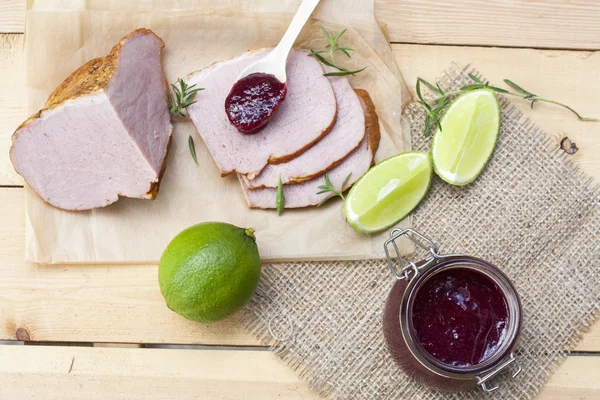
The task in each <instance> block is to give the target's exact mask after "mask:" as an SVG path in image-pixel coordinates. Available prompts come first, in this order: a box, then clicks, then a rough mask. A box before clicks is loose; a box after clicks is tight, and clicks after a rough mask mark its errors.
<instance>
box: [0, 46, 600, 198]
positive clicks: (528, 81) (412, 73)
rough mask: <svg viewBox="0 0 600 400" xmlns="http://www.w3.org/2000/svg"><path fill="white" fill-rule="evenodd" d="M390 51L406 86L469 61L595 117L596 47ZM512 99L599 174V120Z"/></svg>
mask: <svg viewBox="0 0 600 400" xmlns="http://www.w3.org/2000/svg"><path fill="white" fill-rule="evenodd" d="M21 45H22V38H21V37H20V36H18V35H16V36H15V35H8V36H7V35H0V155H4V154H7V153H8V149H9V147H10V135H11V134H12V132H13V131H14V129H15V128H16V127H17V126H18V125H19V124H20V123H21V122H22V120H23V119H24V111H23V107H22V105H23V103H24V91H23V90H22V88H23V87H24V83H23V80H24V77H23V70H24V68H23V63H22V60H21ZM392 48H393V51H394V54H395V55H396V58H397V60H398V64H399V65H400V68H401V70H402V71H403V74H404V76H405V79H406V80H407V83H408V84H409V86H410V87H411V88H414V83H415V80H416V77H417V76H422V77H424V78H428V79H431V80H433V79H434V78H435V77H437V76H439V74H440V72H441V70H442V69H443V68H446V67H447V66H448V65H449V64H450V62H452V61H459V62H461V63H463V64H467V63H472V64H473V65H474V66H476V67H477V68H478V69H479V70H480V71H481V72H482V73H483V74H484V75H485V76H486V77H488V78H489V79H490V80H492V81H493V82H497V83H498V84H501V83H502V79H503V78H510V79H512V80H514V81H516V82H518V83H521V84H522V85H523V86H525V87H526V88H527V89H530V90H532V91H533V92H534V93H538V94H540V95H544V96H546V97H548V98H552V99H556V100H560V101H563V102H565V103H567V104H569V105H572V106H573V107H575V108H576V109H577V110H578V111H580V112H581V113H582V114H584V115H587V116H592V117H599V118H600V111H598V107H597V105H598V96H597V93H598V92H600V80H598V79H594V78H595V76H596V75H597V71H598V70H600V53H595V52H586V51H550V50H532V49H498V48H493V49H492V48H475V47H458V46H452V47H447V46H428V45H393V46H392ZM514 103H515V104H517V105H519V106H520V108H521V109H522V110H523V111H525V112H526V115H527V116H529V117H531V118H532V119H533V120H534V121H535V122H536V123H538V124H539V125H541V126H542V127H543V128H544V129H545V130H546V131H547V132H548V133H549V134H550V135H551V137H552V138H553V140H554V141H555V143H556V145H557V146H558V145H559V143H560V141H561V140H562V138H564V137H565V136H568V137H569V138H570V139H571V140H572V141H574V142H575V143H576V144H577V146H578V148H579V151H578V152H577V154H575V155H574V156H573V160H574V161H575V162H576V163H578V164H579V165H580V166H581V167H582V169H583V170H584V171H586V172H587V173H588V174H590V175H592V176H594V177H596V178H600V159H599V158H598V157H596V156H595V154H597V153H598V152H600V135H599V134H598V131H599V130H600V125H599V124H598V123H582V122H579V121H577V120H576V119H575V118H574V117H573V116H572V115H571V114H569V113H568V112H567V111H565V110H562V109H558V108H556V107H554V106H550V105H545V104H537V105H536V110H534V111H533V112H532V111H530V110H529V105H528V103H527V102H526V101H524V100H521V99H514ZM18 184H22V180H21V178H20V177H19V176H18V175H17V174H16V173H15V172H14V170H13V168H12V165H11V164H10V161H9V160H8V158H7V157H4V156H0V186H2V185H18Z"/></svg>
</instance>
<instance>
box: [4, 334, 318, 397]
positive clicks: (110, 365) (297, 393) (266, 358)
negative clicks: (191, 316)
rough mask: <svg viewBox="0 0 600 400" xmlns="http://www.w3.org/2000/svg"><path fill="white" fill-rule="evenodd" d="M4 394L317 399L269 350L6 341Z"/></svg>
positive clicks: (31, 395) (19, 395)
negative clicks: (32, 344) (11, 343)
mask: <svg viewBox="0 0 600 400" xmlns="http://www.w3.org/2000/svg"><path fill="white" fill-rule="evenodd" d="M0 398H2V399H21V400H28V399H45V400H69V399H73V400H74V399H88V400H100V399H110V400H121V399H123V400H125V399H127V400H134V399H140V400H141V399H148V398H152V399H155V400H163V399H164V400H172V399H181V400H187V399H245V400H252V399H256V400H263V399H274V398H277V399H317V398H318V396H317V395H316V394H314V393H313V392H311V390H310V389H308V387H307V386H306V385H305V384H303V383H302V382H301V381H300V379H299V378H298V377H297V375H296V374H295V373H294V371H292V370H291V369H290V368H288V367H287V366H285V365H283V364H281V363H280V362H279V361H278V360H277V359H276V357H275V355H274V354H272V353H270V352H268V351H240V350H180V349H178V350H173V349H169V350H165V349H110V348H85V347H79V348H76V347H54V346H52V347H41V346H40V347H37V346H36V347H29V346H0Z"/></svg>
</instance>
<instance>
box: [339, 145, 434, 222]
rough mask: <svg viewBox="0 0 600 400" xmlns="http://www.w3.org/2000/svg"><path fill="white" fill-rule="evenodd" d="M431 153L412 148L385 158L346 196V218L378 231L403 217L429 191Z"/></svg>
mask: <svg viewBox="0 0 600 400" xmlns="http://www.w3.org/2000/svg"><path fill="white" fill-rule="evenodd" d="M432 171H433V169H432V166H431V157H430V155H429V153H426V152H422V151H413V152H408V153H402V154H398V155H397V156H393V157H390V158H388V159H385V160H383V161H382V162H380V163H379V164H377V165H376V166H374V167H373V168H371V169H370V170H369V171H367V172H366V173H365V174H364V175H363V176H362V177H361V178H360V179H359V180H358V182H356V183H355V184H354V186H353V187H352V189H351V190H350V193H348V196H347V197H346V202H345V203H344V209H345V211H346V219H347V220H348V223H349V224H350V225H352V227H353V228H354V229H356V230H357V231H359V232H363V233H372V232H379V231H382V230H384V229H387V228H389V227H390V226H392V225H395V224H396V223H398V222H399V221H400V220H402V219H404V217H406V216H407V215H408V213H410V212H411V211H412V210H413V209H414V208H415V207H416V206H417V205H418V204H419V203H420V202H421V200H422V199H423V197H425V195H426V194H427V192H428V191H429V185H430V184H431V175H432Z"/></svg>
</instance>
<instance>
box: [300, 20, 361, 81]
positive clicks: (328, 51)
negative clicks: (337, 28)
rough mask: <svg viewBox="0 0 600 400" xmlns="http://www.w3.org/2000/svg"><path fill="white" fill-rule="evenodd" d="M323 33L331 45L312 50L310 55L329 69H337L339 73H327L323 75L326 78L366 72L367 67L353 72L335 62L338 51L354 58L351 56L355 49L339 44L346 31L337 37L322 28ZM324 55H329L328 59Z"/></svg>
mask: <svg viewBox="0 0 600 400" xmlns="http://www.w3.org/2000/svg"><path fill="white" fill-rule="evenodd" d="M321 32H323V36H325V38H326V39H327V41H328V42H329V43H328V44H327V45H326V46H325V48H324V49H321V50H311V51H310V53H309V56H312V57H314V58H316V59H317V60H319V61H320V62H321V63H322V64H324V65H327V66H329V67H332V68H335V69H337V70H338V71H337V72H327V73H325V74H323V75H325V76H346V75H356V74H358V73H359V72H361V71H364V70H365V69H366V68H367V67H366V66H365V67H363V68H361V69H356V70H353V71H352V70H349V69H346V68H344V67H342V66H340V65H339V64H337V62H336V61H335V55H336V52H338V51H339V52H340V53H343V54H344V55H345V56H346V57H348V58H350V57H352V56H351V55H350V52H351V51H354V49H351V48H350V47H344V46H342V45H340V43H339V42H340V39H341V37H342V36H343V35H344V33H346V29H343V30H342V31H341V32H339V33H338V34H337V35H334V34H332V33H330V32H327V29H325V28H323V27H321ZM324 55H327V57H328V59H327V58H325V57H323V56H324Z"/></svg>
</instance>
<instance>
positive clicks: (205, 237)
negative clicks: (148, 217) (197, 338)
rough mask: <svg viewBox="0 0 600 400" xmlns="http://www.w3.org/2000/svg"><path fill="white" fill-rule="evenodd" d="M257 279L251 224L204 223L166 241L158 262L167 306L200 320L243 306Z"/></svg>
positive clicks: (210, 319) (218, 317) (216, 317)
mask: <svg viewBox="0 0 600 400" xmlns="http://www.w3.org/2000/svg"><path fill="white" fill-rule="evenodd" d="M259 279H260V256H259V254H258V247H257V246H256V238H255V236H254V230H253V229H252V228H248V229H243V228H238V227H237V226H235V225H231V224H226V223H223V222H206V223H203V224H198V225H194V226H191V227H189V228H187V229H186V230H184V231H182V232H181V233H179V234H178V235H177V236H175V238H174V239H173V240H172V241H171V243H169V245H168V246H167V248H166V249H165V251H164V253H163V254H162V257H161V258H160V262H159V264H158V283H159V285H160V291H161V293H162V295H163V297H164V298H165V301H166V302H167V306H168V307H169V308H170V309H171V310H173V311H175V312H176V313H177V314H179V315H181V316H183V317H185V318H187V319H189V320H192V321H200V322H214V321H218V320H221V319H223V318H225V317H227V316H229V315H231V314H233V313H234V312H235V311H237V310H238V309H240V308H241V307H243V306H244V305H245V304H246V303H247V302H248V300H250V297H252V294H253V293H254V289H256V285H257V284H258V281H259Z"/></svg>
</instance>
